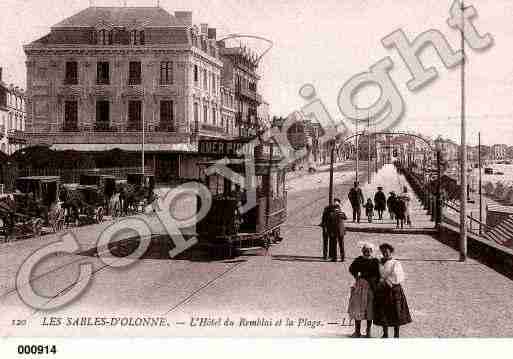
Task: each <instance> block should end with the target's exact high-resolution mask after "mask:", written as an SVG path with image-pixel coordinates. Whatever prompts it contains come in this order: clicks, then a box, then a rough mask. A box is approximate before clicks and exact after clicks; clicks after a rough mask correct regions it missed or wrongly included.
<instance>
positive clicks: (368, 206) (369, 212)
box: [365, 198, 374, 223]
mask: <svg viewBox="0 0 513 359" xmlns="http://www.w3.org/2000/svg"><path fill="white" fill-rule="evenodd" d="M365 215H366V216H367V220H368V221H369V223H372V218H373V217H374V203H372V199H370V198H367V203H365Z"/></svg>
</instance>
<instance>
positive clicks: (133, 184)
mask: <svg viewBox="0 0 513 359" xmlns="http://www.w3.org/2000/svg"><path fill="white" fill-rule="evenodd" d="M154 189H155V176H154V175H153V174H151V173H142V172H134V173H128V174H127V178H126V182H125V183H124V184H123V185H121V188H120V202H121V205H122V209H123V213H124V214H131V213H138V212H142V211H144V208H145V207H146V206H147V205H149V204H150V203H152V202H153V201H154V200H155V199H156V197H155V193H154Z"/></svg>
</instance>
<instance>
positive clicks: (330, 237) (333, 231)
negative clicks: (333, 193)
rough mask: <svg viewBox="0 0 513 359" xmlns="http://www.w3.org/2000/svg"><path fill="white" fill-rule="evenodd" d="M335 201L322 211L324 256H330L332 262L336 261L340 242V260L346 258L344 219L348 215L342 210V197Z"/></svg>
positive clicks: (325, 257) (326, 257)
mask: <svg viewBox="0 0 513 359" xmlns="http://www.w3.org/2000/svg"><path fill="white" fill-rule="evenodd" d="M333 203H334V204H333V205H332V206H327V207H325V208H324V211H323V213H322V221H321V226H322V235H323V247H322V248H323V257H324V259H328V257H329V258H330V259H331V261H332V262H336V261H337V244H338V247H339V251H340V261H341V262H343V261H344V260H345V250H344V235H345V227H344V221H345V220H346V219H347V217H346V214H345V213H344V212H343V211H342V208H341V203H340V199H338V198H335V199H334V201H333ZM327 252H328V253H327Z"/></svg>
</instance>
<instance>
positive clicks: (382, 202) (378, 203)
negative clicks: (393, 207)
mask: <svg viewBox="0 0 513 359" xmlns="http://www.w3.org/2000/svg"><path fill="white" fill-rule="evenodd" d="M374 207H375V209H376V211H377V212H378V219H379V220H382V219H383V212H384V211H385V209H386V208H387V197H386V196H385V194H384V193H383V187H378V191H377V192H376V194H375V195H374Z"/></svg>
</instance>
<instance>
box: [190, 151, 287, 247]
mask: <svg viewBox="0 0 513 359" xmlns="http://www.w3.org/2000/svg"><path fill="white" fill-rule="evenodd" d="M278 163H279V160H278V159H272V158H269V157H268V158H262V157H255V158H254V164H255V172H254V175H253V176H252V177H253V178H252V180H253V181H250V182H252V183H253V184H254V188H253V189H250V190H247V189H244V188H241V187H240V186H239V184H237V183H235V182H233V181H231V180H230V179H228V178H225V177H223V176H221V175H219V174H218V173H210V174H209V171H207V169H208V168H209V167H211V166H214V165H215V164H216V162H215V161H203V162H199V163H198V165H199V167H200V171H199V172H200V178H199V181H200V182H201V183H203V184H204V185H206V186H207V187H208V188H209V190H210V192H211V194H212V207H211V209H210V211H209V212H208V213H207V215H206V216H205V217H204V218H203V219H202V220H201V221H200V222H199V223H198V224H197V225H196V232H197V235H198V241H199V243H198V245H199V246H200V247H203V248H205V247H206V248H207V249H208V251H209V253H210V254H212V255H219V254H221V255H223V256H229V257H231V256H233V255H234V254H235V253H237V252H241V251H244V250H247V249H254V248H268V247H269V246H270V245H271V244H273V243H277V242H279V241H281V239H282V238H281V235H280V227H281V225H282V224H283V223H284V222H285V220H286V218H287V191H286V189H285V176H286V169H284V168H282V167H280V166H278ZM226 166H227V167H228V168H229V169H230V170H232V171H234V172H236V173H237V174H239V175H240V176H242V177H246V173H245V171H246V166H245V164H244V163H243V162H241V161H240V160H239V159H237V158H230V160H229V163H227V164H226ZM198 206H201V203H198ZM245 207H247V210H245V212H244V213H242V212H241V210H244V208H245Z"/></svg>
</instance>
